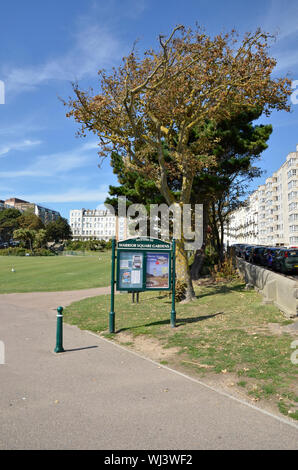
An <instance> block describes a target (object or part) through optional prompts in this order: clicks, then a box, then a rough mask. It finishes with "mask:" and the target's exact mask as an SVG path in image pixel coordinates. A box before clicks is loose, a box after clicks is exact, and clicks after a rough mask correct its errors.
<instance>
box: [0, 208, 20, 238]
mask: <svg viewBox="0 0 298 470" xmlns="http://www.w3.org/2000/svg"><path fill="white" fill-rule="evenodd" d="M20 215H21V212H20V211H19V210H17V209H13V208H10V209H4V210H2V211H0V239H1V240H3V241H5V242H8V241H9V240H10V239H11V238H12V237H13V232H14V230H16V229H17V228H19V223H18V218H19V217H20Z"/></svg>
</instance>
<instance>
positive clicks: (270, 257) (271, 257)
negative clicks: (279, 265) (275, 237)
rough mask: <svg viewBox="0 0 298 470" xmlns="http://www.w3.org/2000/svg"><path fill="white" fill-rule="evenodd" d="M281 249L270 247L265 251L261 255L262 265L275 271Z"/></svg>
mask: <svg viewBox="0 0 298 470" xmlns="http://www.w3.org/2000/svg"><path fill="white" fill-rule="evenodd" d="M279 250H280V248H278V247H276V246H268V247H266V248H265V250H264V251H263V252H262V253H261V256H260V260H261V265H262V266H264V267H266V268H272V269H275V257H276V255H277V253H278V252H279Z"/></svg>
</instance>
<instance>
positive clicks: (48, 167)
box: [0, 141, 98, 178]
mask: <svg viewBox="0 0 298 470" xmlns="http://www.w3.org/2000/svg"><path fill="white" fill-rule="evenodd" d="M97 146H98V144H97V143H96V142H94V141H93V142H87V143H85V144H83V145H81V146H80V147H78V148H75V149H72V150H68V151H66V152H56V153H50V154H47V155H40V156H37V157H34V163H31V164H30V165H28V166H27V168H23V169H18V170H9V171H0V178H1V177H2V178H21V177H51V176H55V175H62V174H65V173H67V172H69V171H71V170H74V169H76V168H81V167H85V166H86V164H87V163H88V162H89V161H90V160H91V159H92V160H94V162H95V161H96V154H95V152H92V153H91V151H92V150H93V151H94V150H95V149H97Z"/></svg>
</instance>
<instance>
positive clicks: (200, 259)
mask: <svg viewBox="0 0 298 470" xmlns="http://www.w3.org/2000/svg"><path fill="white" fill-rule="evenodd" d="M208 224H209V205H208V202H207V201H204V202H203V244H202V247H201V248H200V249H199V250H196V252H195V257H194V261H193V264H192V265H191V269H190V274H191V278H192V279H193V280H198V279H199V278H200V274H201V270H202V267H203V264H204V260H205V257H206V253H205V249H206V242H207V233H208Z"/></svg>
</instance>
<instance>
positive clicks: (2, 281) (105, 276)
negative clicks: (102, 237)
mask: <svg viewBox="0 0 298 470" xmlns="http://www.w3.org/2000/svg"><path fill="white" fill-rule="evenodd" d="M110 259H111V253H110V252H109V251H106V252H99V253H98V254H97V256H36V257H30V256H0V294H4V293H12V292H45V291H61V290H76V289H88V288H91V287H104V286H108V285H109V284H110V277H111V275H110ZM12 268H14V270H15V272H12Z"/></svg>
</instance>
